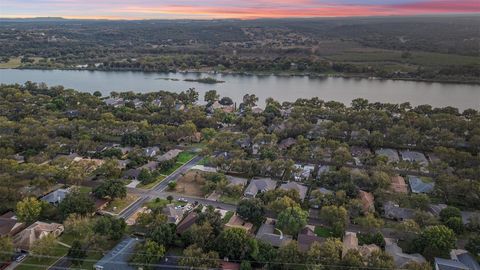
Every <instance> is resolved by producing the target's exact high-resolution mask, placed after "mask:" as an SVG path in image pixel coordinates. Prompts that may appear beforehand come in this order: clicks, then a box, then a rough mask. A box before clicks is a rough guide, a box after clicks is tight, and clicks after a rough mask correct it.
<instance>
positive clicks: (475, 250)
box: [465, 234, 480, 259]
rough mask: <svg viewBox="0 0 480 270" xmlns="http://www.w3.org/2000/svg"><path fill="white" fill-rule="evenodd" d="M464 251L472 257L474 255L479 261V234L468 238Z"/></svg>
mask: <svg viewBox="0 0 480 270" xmlns="http://www.w3.org/2000/svg"><path fill="white" fill-rule="evenodd" d="M465 249H466V250H468V251H469V252H470V253H472V254H474V255H475V254H476V255H475V256H476V257H477V259H480V234H474V235H472V236H470V238H468V242H467V244H466V245H465Z"/></svg>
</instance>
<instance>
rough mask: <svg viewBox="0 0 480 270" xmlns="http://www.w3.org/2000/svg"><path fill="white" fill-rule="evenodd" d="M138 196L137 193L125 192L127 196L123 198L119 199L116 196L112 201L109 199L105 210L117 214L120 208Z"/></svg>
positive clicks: (120, 210)
mask: <svg viewBox="0 0 480 270" xmlns="http://www.w3.org/2000/svg"><path fill="white" fill-rule="evenodd" d="M137 198H138V196H137V195H133V194H127V197H125V198H123V199H120V198H117V199H115V200H113V201H111V202H110V203H109V204H108V206H107V208H106V209H105V211H108V212H111V213H114V214H119V213H120V212H122V210H123V209H124V208H125V207H127V206H129V205H130V204H131V203H133V202H134V201H135V200H136V199H137Z"/></svg>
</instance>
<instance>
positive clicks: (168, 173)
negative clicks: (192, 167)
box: [160, 162, 184, 176]
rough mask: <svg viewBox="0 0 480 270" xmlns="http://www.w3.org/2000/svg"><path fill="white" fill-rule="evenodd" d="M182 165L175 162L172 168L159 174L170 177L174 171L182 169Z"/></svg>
mask: <svg viewBox="0 0 480 270" xmlns="http://www.w3.org/2000/svg"><path fill="white" fill-rule="evenodd" d="M183 164H184V163H180V162H177V163H175V165H174V166H173V167H172V168H170V169H168V170H162V171H160V173H161V174H163V175H165V176H167V175H170V174H172V173H173V172H174V171H176V170H177V169H178V168H180V167H182V165H183Z"/></svg>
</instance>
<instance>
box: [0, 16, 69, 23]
mask: <svg viewBox="0 0 480 270" xmlns="http://www.w3.org/2000/svg"><path fill="white" fill-rule="evenodd" d="M65 20H67V19H65V18H62V17H34V18H0V21H12V22H13V21H23V22H28V21H43V22H45V21H65Z"/></svg>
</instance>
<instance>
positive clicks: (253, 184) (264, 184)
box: [244, 178, 277, 196]
mask: <svg viewBox="0 0 480 270" xmlns="http://www.w3.org/2000/svg"><path fill="white" fill-rule="evenodd" d="M276 186H277V182H276V181H274V180H272V179H270V178H262V179H252V180H251V181H250V184H249V185H248V187H247V189H246V190H245V192H244V194H245V195H250V196H255V195H257V193H258V192H259V191H261V192H265V191H268V190H273V189H275V187H276Z"/></svg>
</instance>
